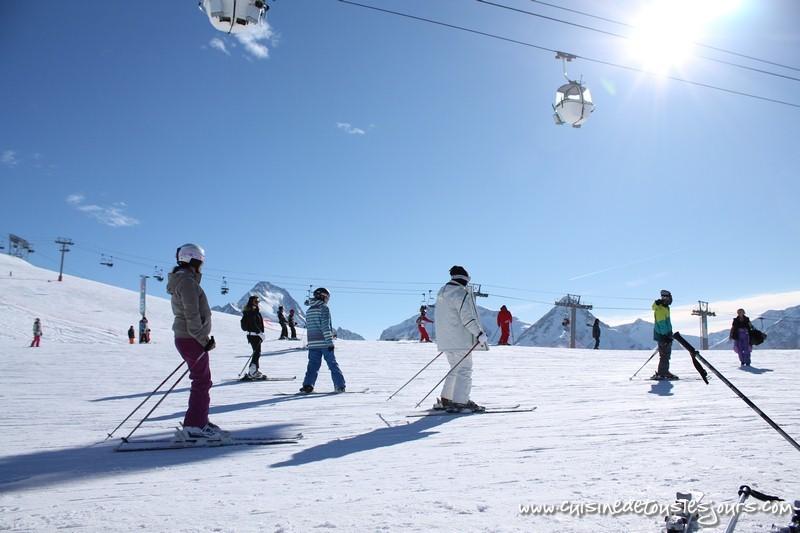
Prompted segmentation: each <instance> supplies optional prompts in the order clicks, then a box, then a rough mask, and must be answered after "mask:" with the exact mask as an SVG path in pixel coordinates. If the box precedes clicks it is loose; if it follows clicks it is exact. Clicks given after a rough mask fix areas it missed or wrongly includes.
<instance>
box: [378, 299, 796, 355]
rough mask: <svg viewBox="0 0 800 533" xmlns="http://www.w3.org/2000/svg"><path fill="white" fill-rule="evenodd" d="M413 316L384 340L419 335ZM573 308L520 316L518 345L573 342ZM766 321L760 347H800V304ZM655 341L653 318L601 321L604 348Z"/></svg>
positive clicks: (641, 346) (579, 318) (492, 316)
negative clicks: (531, 319) (530, 318)
mask: <svg viewBox="0 0 800 533" xmlns="http://www.w3.org/2000/svg"><path fill="white" fill-rule="evenodd" d="M478 310H479V313H480V315H481V316H480V319H481V324H482V325H483V327H484V330H485V331H486V332H487V334H488V335H489V342H490V343H497V340H498V338H499V336H500V332H499V328H498V327H497V322H496V319H497V311H492V310H490V309H485V308H483V307H478ZM417 316H418V315H414V316H412V317H410V318H407V319H406V320H404V321H402V322H400V323H399V324H396V325H394V326H391V327H388V328H386V329H385V330H384V331H383V333H381V337H380V340H408V339H419V332H418V331H417V324H416V319H417ZM428 317H429V318H431V319H433V317H434V306H431V307H430V308H429V313H428ZM567 317H569V312H568V311H566V310H565V309H564V308H563V307H558V306H554V307H553V308H552V309H551V310H550V311H548V312H547V313H546V314H545V315H544V316H542V317H541V318H540V319H539V320H537V321H536V322H535V323H534V324H532V325H530V326H529V325H528V324H526V323H524V322H520V321H518V320H517V319H515V320H514V322H513V329H514V335H513V339H514V344H515V345H519V346H543V347H552V348H564V347H568V346H569V328H568V326H567V327H565V326H564V325H563V322H564V319H565V318H567ZM762 318H763V320H759V319H753V325H754V326H755V327H756V328H758V329H760V330H762V331H764V332H765V333H766V334H767V340H766V341H765V342H764V343H763V344H761V345H760V346H759V349H778V350H780V349H792V350H796V349H800V306H797V307H790V308H788V309H785V310H783V311H767V312H766V313H764V314H763V315H762ZM594 320H595V316H594V315H593V314H592V313H591V312H590V311H589V310H586V309H577V310H576V328H575V330H576V346H577V347H578V348H592V347H593V346H594V339H593V338H592V324H594ZM427 330H428V333H429V334H430V336H431V338H432V339H435V338H436V337H435V334H436V328H435V324H427ZM729 331H730V330H728V329H725V330H721V331H717V332H714V333H710V334H709V336H708V344H709V346H710V347H711V349H712V350H729V349H731V348H732V344H731V341H730V340H729V339H728V335H729ZM684 338H686V340H688V341H689V342H690V343H692V344H693V345H694V346H695V347H697V348H698V349H699V348H701V346H702V342H701V339H700V337H697V336H694V335H684ZM655 345H656V342H655V341H654V340H653V323H652V322H647V321H646V320H641V319H638V320H636V321H634V322H632V323H630V324H622V325H619V326H609V325H608V324H605V323H603V322H602V321H601V322H600V348H601V349H607V350H652V349H654V348H655Z"/></svg>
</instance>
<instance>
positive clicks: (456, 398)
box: [441, 352, 472, 403]
mask: <svg viewBox="0 0 800 533" xmlns="http://www.w3.org/2000/svg"><path fill="white" fill-rule="evenodd" d="M444 354H445V355H446V356H447V361H448V362H449V363H450V368H453V367H454V366H455V365H457V364H458V362H459V361H461V359H462V358H463V357H464V355H465V354H466V352H444ZM471 390H472V354H469V356H468V357H467V358H466V359H464V361H462V362H461V364H459V365H458V367H456V369H455V370H453V371H452V372H450V375H449V376H447V379H445V380H444V387H442V395H441V397H442V398H447V399H448V400H450V401H452V402H455V403H467V402H468V401H469V393H470V391H471Z"/></svg>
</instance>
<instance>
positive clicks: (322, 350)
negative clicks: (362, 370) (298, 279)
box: [300, 287, 345, 394]
mask: <svg viewBox="0 0 800 533" xmlns="http://www.w3.org/2000/svg"><path fill="white" fill-rule="evenodd" d="M330 297H331V293H330V292H328V289H326V288H324V287H320V288H318V289H317V290H315V291H314V296H313V299H312V300H311V302H310V305H309V308H308V311H307V312H306V335H307V340H308V367H307V368H306V375H305V378H303V386H302V387H301V388H300V392H303V393H306V394H308V393H311V392H314V384H315V383H316V381H317V375H318V373H319V368H320V366H322V359H323V358H324V359H325V363H326V364H327V365H328V370H330V371H331V379H332V380H333V388H334V390H335V391H336V392H344V391H345V381H344V375H343V374H342V371H341V369H340V368H339V364H338V363H337V362H336V356H335V355H334V353H333V350H334V345H333V339H334V337H335V334H334V331H333V326H332V325H331V311H330V309H328V300H330Z"/></svg>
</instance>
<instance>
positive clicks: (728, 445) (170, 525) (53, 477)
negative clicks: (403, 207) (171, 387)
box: [0, 256, 800, 533]
mask: <svg viewBox="0 0 800 533" xmlns="http://www.w3.org/2000/svg"><path fill="white" fill-rule="evenodd" d="M8 271H13V276H12V277H9V278H6V277H5V276H3V279H2V281H0V324H2V327H0V383H1V384H2V386H1V387H0V405H2V411H0V424H1V425H2V433H3V438H2V439H0V530H10V531H54V530H60V529H70V530H74V531H132V530H141V531H237V532H239V531H280V532H295V531H297V532H306V531H329V530H336V531H348V532H350V531H419V532H429V531H536V532H550V531H558V532H596V531H611V532H626V531H627V532H637V533H639V532H648V531H650V532H656V531H659V529H660V527H661V525H662V524H663V515H661V514H660V513H655V514H653V515H652V516H644V515H641V514H622V515H619V516H607V515H597V514H591V515H586V516H583V517H577V516H571V515H569V514H563V513H562V514H553V515H551V516H531V515H526V514H525V513H524V512H521V508H520V506H521V505H536V504H560V503H561V502H564V501H568V502H573V503H575V504H580V503H584V504H591V503H599V504H604V503H607V504H612V503H614V502H615V501H623V502H635V501H643V502H656V503H659V504H664V505H666V504H669V503H670V502H672V500H673V498H674V496H675V492H676V491H687V490H690V489H695V490H700V491H703V492H704V493H705V494H706V501H707V502H711V503H714V504H717V505H719V504H723V503H732V502H734V501H735V500H736V499H737V494H736V492H737V489H738V488H739V486H740V485H742V484H745V483H746V484H749V485H751V486H753V487H754V488H757V489H759V490H761V491H763V492H766V493H771V494H776V495H779V496H782V497H784V498H788V499H793V498H800V480H798V478H797V473H798V472H800V453H799V452H798V451H797V450H796V449H794V448H793V447H792V446H791V445H790V444H789V443H788V442H786V441H785V440H784V439H783V438H781V437H780V436H779V435H778V434H777V433H776V432H775V431H773V430H772V429H771V428H770V427H769V426H768V425H767V424H766V423H765V422H764V421H763V420H761V419H760V418H759V417H758V416H757V415H756V414H755V413H754V412H753V411H752V410H750V409H749V408H748V407H747V406H746V405H745V404H744V403H743V402H742V401H741V400H740V399H739V398H737V397H736V396H735V395H734V394H733V393H732V392H731V391H730V390H729V389H728V388H727V387H725V386H724V385H723V384H722V383H721V382H720V380H718V379H712V380H711V383H710V384H709V385H705V384H704V383H703V382H702V381H699V380H697V379H696V374H695V372H694V370H693V368H692V367H691V364H690V361H689V357H688V356H687V354H686V352H684V351H682V350H681V349H680V348H679V347H678V346H677V345H676V346H675V350H674V353H673V359H672V371H673V372H675V373H676V374H678V375H680V376H681V377H683V378H685V379H683V380H681V381H677V382H652V381H649V380H646V379H642V378H646V377H647V376H649V375H650V374H651V373H652V372H653V370H654V363H655V362H654V361H653V362H651V363H650V365H649V366H648V367H646V368H645V369H644V370H642V371H641V373H640V375H639V376H637V378H635V379H633V380H629V378H630V377H631V375H632V374H633V373H634V371H635V370H636V369H637V368H638V367H639V366H641V364H642V363H643V362H644V361H645V360H646V359H647V357H648V356H649V355H650V353H651V352H650V351H624V350H598V351H593V350H585V349H577V350H569V349H564V348H537V347H521V346H514V347H493V348H492V349H491V351H489V352H483V353H480V354H477V356H476V359H475V373H474V388H473V399H475V400H476V401H478V402H479V403H484V404H486V405H488V406H490V407H491V406H509V405H513V404H517V403H519V404H522V406H537V410H536V411H534V412H533V413H512V414H495V415H492V414H482V415H470V416H458V417H454V416H436V417H426V418H406V415H407V414H410V413H412V412H415V409H414V404H415V403H417V401H419V400H420V399H421V398H422V397H423V396H424V395H425V394H426V393H427V392H428V391H429V390H430V389H431V388H432V387H433V386H434V384H435V383H436V382H437V381H438V380H439V379H440V378H441V377H442V376H443V375H444V373H445V372H446V370H447V366H446V362H445V361H444V360H443V358H439V359H437V360H436V361H435V362H434V363H433V364H432V365H431V366H430V368H428V369H427V370H426V371H425V372H423V373H422V374H421V376H420V377H419V379H417V380H415V381H414V382H412V383H411V384H410V385H409V386H408V387H407V388H406V389H404V390H403V391H402V392H400V393H399V394H398V395H397V396H396V397H395V398H393V399H392V400H391V401H388V402H387V401H386V398H387V397H388V396H389V395H390V394H391V393H392V392H394V391H395V390H396V389H397V388H399V387H400V386H401V385H402V384H403V383H404V382H406V381H407V380H408V379H409V378H410V377H411V376H412V375H413V374H414V373H415V372H417V370H419V369H420V368H422V367H423V366H424V365H425V364H426V363H428V362H429V361H430V360H431V359H433V358H434V357H435V356H436V353H437V352H436V347H435V345H431V344H420V343H412V342H379V341H361V342H355V341H353V342H349V341H340V342H338V343H337V348H336V353H337V358H338V359H339V362H340V365H341V367H342V370H343V371H344V374H345V377H346V378H347V386H348V389H349V390H352V391H355V390H358V389H363V388H367V387H368V388H369V390H368V391H367V392H366V393H364V394H342V395H334V396H325V395H312V396H303V397H298V396H291V395H289V396H278V395H276V393H280V392H293V391H295V390H296V389H297V388H298V387H299V386H300V379H301V378H302V375H303V372H304V370H305V363H306V355H305V353H304V352H302V351H295V352H288V351H286V350H285V348H287V347H291V346H297V344H296V343H295V344H292V343H290V342H288V341H278V340H274V339H276V338H277V336H278V332H277V330H276V329H275V327H271V328H270V329H268V335H270V340H268V341H267V342H266V343H265V344H264V352H265V356H264V357H263V358H262V360H261V367H262V371H264V372H266V373H267V374H268V375H273V376H298V380H297V381H293V382H255V383H240V382H238V381H235V379H236V377H237V375H238V373H239V372H240V371H241V370H242V367H243V366H244V364H245V361H246V357H247V356H248V354H249V347H248V345H247V342H246V340H245V338H244V334H243V332H242V331H241V330H240V329H239V319H238V317H235V316H232V315H226V314H222V313H214V317H213V319H214V332H213V333H214V335H215V337H216V339H217V345H218V347H217V349H216V350H214V351H213V352H211V355H210V358H211V362H212V373H213V377H214V381H215V386H214V388H213V389H212V390H211V397H212V407H211V418H212V420H213V421H214V422H215V423H217V424H219V425H220V426H222V427H223V428H225V429H229V430H233V431H234V432H235V433H236V434H240V435H241V434H244V435H270V436H286V435H292V434H294V433H296V432H302V433H303V435H304V438H303V439H302V440H301V441H300V442H299V443H298V444H293V445H281V446H239V447H224V448H215V449H190V450H171V451H156V452H133V453H117V452H115V451H114V447H115V446H116V444H117V443H118V442H119V441H118V440H116V439H114V440H109V441H107V442H103V439H104V438H105V436H106V434H107V433H108V432H110V431H111V430H112V429H113V428H114V427H115V426H116V425H117V424H118V423H119V422H120V421H121V420H122V419H123V418H124V417H125V416H126V415H128V413H130V412H131V411H132V410H133V409H134V408H135V407H136V406H137V405H138V404H139V403H140V402H141V401H142V400H143V399H144V397H145V396H146V395H147V394H148V393H149V392H150V391H152V390H153V389H154V388H155V387H156V385H158V384H159V383H160V382H161V381H162V380H163V379H164V378H165V377H166V376H167V375H168V374H169V373H170V372H171V371H172V370H173V369H174V368H175V367H176V366H177V365H178V364H179V362H180V359H179V356H178V355H177V353H176V351H175V348H174V346H173V344H172V338H171V337H172V334H171V331H170V325H171V313H170V307H169V302H168V301H167V300H166V299H161V298H155V297H150V298H148V318H149V319H150V327H151V329H152V338H153V343H152V344H135V345H129V344H127V339H126V335H125V332H126V330H127V328H128V327H129V326H130V325H131V324H134V325H135V324H136V321H137V320H138V318H139V317H138V314H137V311H138V294H136V293H134V292H131V291H127V290H123V289H119V288H115V287H110V286H107V285H102V284H99V283H95V282H92V281H88V280H81V279H78V278H75V277H71V276H66V277H65V280H64V282H62V283H58V282H55V281H53V280H54V279H55V275H54V274H53V273H52V272H49V271H46V270H42V269H38V268H34V267H32V266H30V265H28V264H27V263H24V262H23V261H21V260H18V259H14V258H9V257H7V256H1V257H0V272H8ZM331 310H332V313H333V317H334V320H335V317H336V307H335V304H334V305H333V307H332V308H331ZM36 317H39V318H41V320H42V325H43V328H44V336H43V338H42V343H41V347H40V348H29V347H28V344H29V342H30V335H31V326H32V323H33V319H34V318H36ZM268 352H278V353H276V354H275V355H270V354H269V353H268ZM704 355H705V356H706V357H707V358H708V359H709V360H710V361H711V362H712V363H713V364H714V365H716V366H717V368H718V369H719V370H721V371H722V372H723V373H724V374H725V375H726V376H728V377H729V379H730V380H731V381H732V382H733V383H734V384H736V386H738V387H739V388H740V389H741V390H742V391H743V392H744V393H745V394H747V395H749V397H750V398H751V399H752V400H753V401H754V402H755V403H756V404H758V405H759V407H761V408H762V409H763V410H764V411H765V412H766V413H767V414H768V415H769V416H770V417H772V419H773V420H775V421H776V422H777V423H779V424H781V425H782V427H783V428H784V429H785V430H786V431H787V432H788V433H789V434H790V435H792V436H794V437H795V438H800V412H799V411H798V409H797V399H796V396H797V395H796V392H795V389H796V378H795V373H796V369H797V367H798V364H799V363H800V352H798V351H773V350H757V351H756V352H754V354H753V365H754V366H753V367H752V368H751V369H749V370H748V371H744V370H740V369H739V368H738V366H737V359H736V355H735V354H734V353H733V352H731V351H714V352H709V353H706V354H704ZM317 389H318V390H320V391H323V392H324V391H330V390H332V385H331V383H330V378H329V376H328V374H327V371H326V369H325V368H324V366H323V369H322V371H321V373H320V379H319V380H318V382H317ZM434 396H435V393H434V394H433V395H431V397H430V398H428V400H426V401H425V402H424V403H423V406H424V407H428V406H429V405H430V404H431V403H432V402H433V397H434ZM187 397H188V382H187V381H184V382H182V383H180V384H179V385H178V386H177V387H176V389H175V391H174V392H173V393H172V394H170V395H169V396H168V397H167V399H166V400H165V401H164V402H163V403H162V405H161V406H160V408H159V409H158V410H156V412H155V413H154V414H153V415H152V417H151V419H150V420H149V421H147V422H145V424H144V425H143V426H142V428H141V429H140V430H139V431H138V432H137V433H136V435H135V437H141V438H146V437H152V436H155V435H162V436H163V435H166V434H169V432H170V431H171V430H172V429H173V428H174V427H175V426H177V425H178V424H179V422H180V421H181V420H182V417H183V412H184V409H185V407H186V402H187ZM793 398H794V399H793ZM149 405H151V404H150V403H148V404H146V406H145V407H149ZM139 414H143V413H137V415H139ZM139 418H140V417H139V416H135V417H134V418H133V420H132V421H131V422H130V423H128V424H126V425H125V426H124V427H123V428H122V429H121V430H120V431H119V432H117V434H115V437H116V436H121V435H125V434H127V432H128V431H130V429H132V427H133V425H134V421H138V420H139ZM727 519H728V516H722V517H720V520H719V521H717V522H716V524H715V525H706V526H704V527H703V528H702V529H701V531H722V530H723V529H724V526H725V524H726V523H727ZM773 523H774V524H778V525H787V523H788V515H786V514H780V515H778V514H770V513H763V512H759V513H747V514H744V515H743V516H742V517H741V518H740V520H739V526H738V527H737V529H736V531H743V532H748V531H762V532H763V531H769V528H770V526H771V525H772V524H773Z"/></svg>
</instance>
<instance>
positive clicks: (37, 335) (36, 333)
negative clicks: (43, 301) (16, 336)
mask: <svg viewBox="0 0 800 533" xmlns="http://www.w3.org/2000/svg"><path fill="white" fill-rule="evenodd" d="M41 339H42V321H41V320H39V319H38V318H37V319H36V320H34V321H33V340H32V341H31V348H38V347H39V341H40V340H41Z"/></svg>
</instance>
